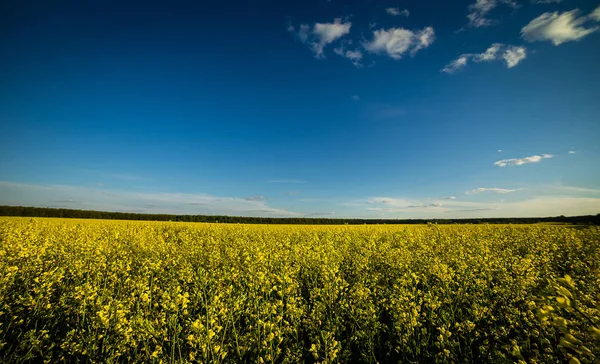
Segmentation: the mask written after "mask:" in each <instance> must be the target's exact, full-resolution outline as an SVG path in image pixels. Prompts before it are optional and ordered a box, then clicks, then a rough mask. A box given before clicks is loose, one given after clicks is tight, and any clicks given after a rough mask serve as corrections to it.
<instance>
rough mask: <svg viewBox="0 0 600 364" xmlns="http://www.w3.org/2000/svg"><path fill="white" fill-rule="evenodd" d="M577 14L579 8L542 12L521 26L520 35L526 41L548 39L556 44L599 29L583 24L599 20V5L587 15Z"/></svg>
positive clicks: (578, 38) (574, 39)
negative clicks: (562, 11)
mask: <svg viewBox="0 0 600 364" xmlns="http://www.w3.org/2000/svg"><path fill="white" fill-rule="evenodd" d="M579 14H580V11H579V9H574V10H571V11H566V12H564V13H559V12H553V13H551V12H548V13H544V14H542V15H540V16H538V17H537V18H535V19H533V20H532V21H531V22H529V24H527V25H526V26H525V27H523V29H521V35H522V37H523V39H525V40H526V41H528V42H536V41H550V42H552V43H553V44H554V45H555V46H558V45H561V44H563V43H566V42H573V41H578V40H581V39H583V38H584V37H586V36H588V35H590V34H591V33H593V32H595V31H597V30H598V29H600V28H599V27H598V26H589V27H586V26H584V25H585V24H586V23H589V22H598V21H600V7H598V8H596V10H594V11H593V12H592V13H591V14H589V15H588V16H579Z"/></svg>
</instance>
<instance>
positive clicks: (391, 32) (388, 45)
mask: <svg viewBox="0 0 600 364" xmlns="http://www.w3.org/2000/svg"><path fill="white" fill-rule="evenodd" d="M434 41H435V31H434V30H433V28H432V27H425V28H423V29H422V30H415V31H412V30H408V29H404V28H390V29H379V30H376V31H374V32H373V39H372V40H371V41H370V42H367V43H365V44H364V48H365V49H366V50H367V51H368V52H370V53H374V54H381V53H384V54H387V55H388V56H389V57H391V58H392V59H394V60H399V59H401V58H402V57H403V56H404V54H405V53H409V54H410V56H411V57H413V56H414V55H415V54H416V53H417V52H418V51H420V50H421V49H425V48H427V47H429V46H430V45H431V44H432V43H433V42H434Z"/></svg>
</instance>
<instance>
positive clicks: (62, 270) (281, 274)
mask: <svg viewBox="0 0 600 364" xmlns="http://www.w3.org/2000/svg"><path fill="white" fill-rule="evenodd" d="M599 295H600V229H599V228H598V227H585V228H581V229H578V228H573V227H566V226H550V225H529V226H517V225H443V226H438V225H420V226H414V225H413V226H406V225H404V226H402V225H400V226H383V225H382V226H372V225H370V226H347V225H346V226H291V225H288V226H285V225H239V224H231V225H226V224H194V223H175V222H136V221H99V220H67V219H30V218H0V362H5V363H20V362H48V363H56V362H99V363H100V362H101V363H117V362H118V363H133V362H140V363H161V362H162V363H188V362H192V363H195V362H199V363H205V362H210V363H213V362H216V363H218V362H230V363H238V362H250V363H256V362H259V363H264V362H268V363H273V362H277V363H297V362H321V363H332V362H367V363H375V362H379V363H385V362H392V363H398V362H403V363H434V362H457V363H469V362H472V363H482V362H489V363H512V362H519V363H524V362H526V363H557V362H569V361H570V362H572V363H578V362H582V363H586V362H587V363H593V362H596V363H597V362H600V329H599V328H600V314H599V312H600V305H599V301H600V296H599Z"/></svg>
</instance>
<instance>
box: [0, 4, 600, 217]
mask: <svg viewBox="0 0 600 364" xmlns="http://www.w3.org/2000/svg"><path fill="white" fill-rule="evenodd" d="M36 3H37V4H36V5H35V6H33V5H32V4H31V3H29V4H24V3H23V2H22V1H8V2H4V3H3V4H2V5H0V28H1V30H2V31H1V32H0V46H1V47H2V49H4V50H5V52H3V56H2V57H1V58H0V67H1V69H2V71H3V72H2V82H1V83H0V204H10V205H32V206H51V207H66V208H76V209H100V210H110V211H133V212H153V213H154V212H164V213H181V214H226V215H246V216H319V217H323V216H325V217H361V218H362V217H367V218H368V217H372V218H380V217H385V218H394V217H398V218H408V217H413V218H421V217H426V218H454V217H490V216H548V215H561V214H564V215H578V214H596V213H600V168H598V165H600V143H598V140H600V102H599V101H598V100H600V88H599V87H598V85H599V84H600V72H599V71H598V64H600V2H597V1H570V0H563V1H552V0H549V1H537V2H536V1H531V0H522V1H517V0H515V1H509V0H478V1H475V0H470V1H452V6H449V5H447V4H448V2H446V1H367V0H363V1H358V0H357V1H345V2H342V1H336V0H331V1H325V0H321V1H297V2H289V1H252V2H249V1H240V2H236V1H226V2H212V3H211V4H206V2H192V1H188V2H178V1H170V2H162V4H155V3H146V4H144V5H140V4H141V3H139V2H127V1H119V2H111V1H101V2H100V1H53V2H41V1H40V2H36Z"/></svg>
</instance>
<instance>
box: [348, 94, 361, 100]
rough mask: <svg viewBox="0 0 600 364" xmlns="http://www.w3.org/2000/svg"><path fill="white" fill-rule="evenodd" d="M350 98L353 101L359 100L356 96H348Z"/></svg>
mask: <svg viewBox="0 0 600 364" xmlns="http://www.w3.org/2000/svg"><path fill="white" fill-rule="evenodd" d="M350 98H351V99H352V100H354V101H359V100H360V96H358V95H352V96H350Z"/></svg>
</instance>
